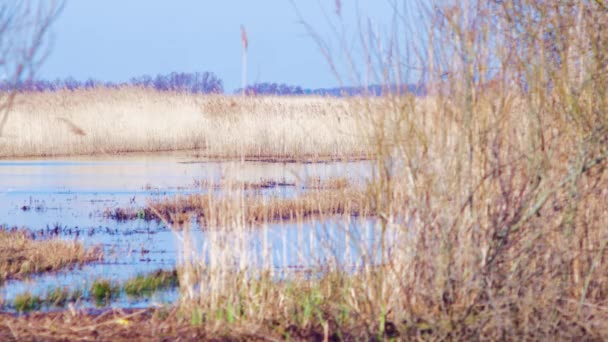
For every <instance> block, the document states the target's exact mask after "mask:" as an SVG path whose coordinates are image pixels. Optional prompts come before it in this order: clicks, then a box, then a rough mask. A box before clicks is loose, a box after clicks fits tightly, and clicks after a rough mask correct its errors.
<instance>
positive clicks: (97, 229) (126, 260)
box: [0, 155, 374, 307]
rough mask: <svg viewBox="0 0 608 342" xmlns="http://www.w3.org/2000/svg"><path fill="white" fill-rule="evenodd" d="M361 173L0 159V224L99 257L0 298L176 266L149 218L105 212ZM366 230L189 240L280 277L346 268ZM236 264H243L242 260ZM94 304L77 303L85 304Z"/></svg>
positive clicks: (156, 161)
mask: <svg viewBox="0 0 608 342" xmlns="http://www.w3.org/2000/svg"><path fill="white" fill-rule="evenodd" d="M369 168H370V164H369V163H368V162H364V161H363V162H349V163H319V164H311V163H307V164H296V163H264V162H205V161H198V160H195V159H194V158H191V157H189V156H187V155H162V156H158V155H149V156H146V155H140V156H123V157H114V158H99V159H95V160H86V159H77V158H71V159H53V160H1V161H0V225H4V226H7V227H13V226H16V227H20V228H21V227H23V228H25V229H28V230H30V231H32V232H34V233H36V234H37V235H38V236H41V237H42V238H44V237H48V236H51V235H57V236H58V237H60V238H63V239H74V240H78V241H82V242H83V243H84V244H85V245H87V246H94V245H100V246H102V247H103V250H104V260H103V261H102V262H98V263H94V264H89V265H85V266H83V267H82V268H79V269H74V270H67V271H62V272H59V273H54V274H46V275H40V276H34V277H32V278H31V279H29V280H26V281H10V282H8V283H7V284H5V286H4V287H2V288H0V296H1V297H2V298H3V299H4V300H5V301H7V302H10V301H12V299H13V298H14V297H15V296H16V295H17V294H20V293H24V292H26V291H29V292H31V293H33V294H44V293H45V292H46V291H47V290H48V289H49V288H56V287H69V288H82V289H87V288H88V287H89V286H90V284H91V283H92V281H94V280H95V279H98V278H104V279H110V280H113V281H124V280H126V279H128V278H131V277H133V276H135V275H137V274H143V273H148V272H152V271H154V270H157V269H167V270H168V269H174V268H175V266H176V264H177V262H178V260H179V258H180V256H181V255H180V251H179V246H180V244H179V239H180V236H179V234H176V233H174V232H172V231H171V230H169V229H168V228H167V227H165V226H163V225H162V224H161V223H159V222H155V221H143V220H132V221H126V222H117V221H114V220H111V219H108V218H106V217H104V215H103V213H104V211H106V210H112V209H114V208H117V207H131V208H143V207H144V206H145V205H146V202H147V201H149V200H151V199H155V198H160V197H165V196H174V195H177V194H186V193H192V192H201V191H208V190H204V189H200V188H197V187H195V186H194V184H195V182H197V181H201V180H207V181H212V182H219V181H220V180H221V179H225V180H233V181H249V182H256V181H260V180H261V179H272V180H285V181H287V182H294V183H296V186H295V187H276V188H271V189H265V190H262V191H261V193H262V194H265V195H279V196H292V195H294V194H296V193H298V192H299V191H305V190H303V187H302V185H303V184H304V183H305V182H306V179H308V178H310V177H318V178H320V179H325V178H329V177H347V178H349V179H350V180H352V181H354V182H357V181H363V180H364V179H365V178H366V177H367V176H368V174H369ZM366 226H368V225H367V224H365V223H364V224H360V223H357V222H354V221H353V222H340V221H335V222H310V223H309V224H305V225H268V226H266V227H263V228H258V229H253V230H251V231H249V232H247V233H246V234H243V233H242V232H241V233H240V234H241V236H239V239H235V238H234V236H232V237H230V236H229V233H222V232H201V231H200V229H196V226H195V228H193V230H192V234H193V235H192V238H193V239H192V240H193V241H196V243H195V247H194V248H195V250H196V251H197V253H198V255H199V256H200V258H201V259H203V260H206V255H208V253H209V251H208V250H207V249H206V248H208V246H209V245H210V244H209V243H208V242H209V241H212V239H217V238H218V237H220V236H222V237H221V238H224V239H228V240H230V241H238V243H240V244H241V245H242V244H247V248H246V249H243V250H247V251H248V253H250V254H251V255H250V256H249V257H248V260H250V261H251V262H252V265H253V264H257V265H269V264H270V265H271V267H274V268H275V269H277V272H283V271H284V270H286V269H287V270H298V269H301V268H303V267H308V266H312V263H313V262H314V263H317V264H318V263H325V262H330V261H331V260H334V261H335V262H338V263H340V262H348V260H347V259H348V258H349V256H352V255H357V253H360V252H357V245H356V244H355V243H354V242H353V241H355V240H360V239H361V238H362V237H363V240H369V241H372V240H373V236H374V234H373V233H372V232H370V231H369V229H370V228H369V227H368V228H365V229H367V230H363V228H362V227H366ZM369 226H371V225H369ZM226 234H228V235H226ZM328 234H330V235H331V234H333V235H332V236H331V237H330V236H329V235H328ZM336 234H337V235H336ZM243 235H244V236H243ZM334 235H335V236H334ZM327 241H333V242H331V243H330V244H334V245H333V246H322V245H323V244H327V243H328V242H327ZM235 243H236V242H235ZM326 247H332V250H333V251H336V250H337V251H340V252H339V253H336V255H333V254H332V255H329V254H325V253H324V252H322V251H323V250H330V249H329V248H326ZM235 257H237V256H235ZM239 258H240V259H241V260H242V259H243V258H242V255H241V256H240V257H239ZM345 258H346V259H345ZM330 259H331V260H330ZM206 262H212V261H209V260H206ZM176 298H177V293H176V291H175V290H173V291H164V292H161V293H160V294H157V295H156V296H154V297H153V298H152V299H147V300H137V301H129V300H128V299H127V298H124V297H121V298H120V299H119V300H118V301H117V302H115V303H113V304H112V305H113V306H121V307H133V306H138V307H139V306H149V305H155V304H157V303H167V302H173V301H175V299H176ZM92 305H93V303H83V306H92Z"/></svg>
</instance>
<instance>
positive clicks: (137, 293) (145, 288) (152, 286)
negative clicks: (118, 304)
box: [123, 270, 179, 297]
mask: <svg viewBox="0 0 608 342" xmlns="http://www.w3.org/2000/svg"><path fill="white" fill-rule="evenodd" d="M178 286H179V280H178V277H177V271H175V270H174V271H162V270H159V271H156V272H153V273H151V274H147V275H138V276H136V277H135V278H132V279H130V280H128V281H127V282H125V283H124V285H123V291H124V292H125V294H126V295H127V296H130V297H142V296H150V295H152V294H153V293H155V292H157V291H160V290H164V289H169V288H177V287H178Z"/></svg>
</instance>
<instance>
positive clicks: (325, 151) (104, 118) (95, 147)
mask: <svg viewBox="0 0 608 342" xmlns="http://www.w3.org/2000/svg"><path fill="white" fill-rule="evenodd" d="M26 95H27V96H21V97H20V99H21V101H20V102H18V103H16V104H15V106H14V108H13V110H12V112H13V113H12V114H11V116H10V117H9V119H8V121H7V123H6V126H5V129H4V132H5V133H6V134H5V135H4V136H3V137H2V138H1V139H0V157H4V158H15V157H35V156H37V157H42V156H58V155H59V156H66V155H105V154H115V153H119V152H158V151H176V150H192V151H195V153H196V154H197V155H198V156H199V157H201V158H205V157H206V158H221V159H226V158H238V159H247V160H251V159H253V160H282V161H296V160H307V161H315V160H339V159H353V158H354V159H360V158H365V157H366V156H367V154H366V152H367V148H366V147H365V146H364V145H361V144H360V141H359V140H358V139H357V137H356V136H354V135H353V132H354V130H355V128H356V118H355V117H353V116H352V115H345V114H344V113H346V111H345V108H347V107H348V106H349V103H348V102H347V101H346V100H341V99H332V98H314V97H303V98H289V97H281V98H278V97H260V98H248V97H245V98H243V97H230V96H219V95H193V94H175V93H167V92H156V91H153V90H151V89H141V88H135V87H123V88H120V89H104V88H98V89H92V90H75V91H67V90H66V91H58V92H48V93H31V94H29V93H28V94H26Z"/></svg>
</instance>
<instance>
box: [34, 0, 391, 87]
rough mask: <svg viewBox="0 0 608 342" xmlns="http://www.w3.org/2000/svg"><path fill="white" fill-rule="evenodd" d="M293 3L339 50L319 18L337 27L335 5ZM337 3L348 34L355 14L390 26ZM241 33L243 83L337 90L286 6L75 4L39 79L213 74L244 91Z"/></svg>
mask: <svg viewBox="0 0 608 342" xmlns="http://www.w3.org/2000/svg"><path fill="white" fill-rule="evenodd" d="M295 3H296V5H297V7H298V8H299V10H300V12H301V13H302V15H303V16H304V17H305V19H306V20H307V22H308V23H309V24H311V26H313V27H315V29H317V30H318V31H319V32H320V34H321V35H322V36H323V37H326V38H329V40H330V41H331V42H332V43H331V44H332V46H333V47H334V48H337V43H336V39H334V38H335V37H334V38H332V34H331V30H330V29H329V26H328V25H327V20H326V17H324V13H325V14H326V15H327V16H328V17H330V18H332V19H336V17H337V16H336V14H335V0H318V1H317V0H295ZM341 3H342V16H343V18H345V19H344V22H345V24H346V26H347V28H348V30H349V31H353V29H354V28H355V27H356V26H355V20H354V13H355V8H356V7H358V8H359V9H360V11H361V12H360V13H361V14H362V16H365V17H367V16H369V17H372V18H374V20H375V22H376V23H378V25H382V24H383V23H384V22H386V21H387V20H388V19H389V18H390V7H389V6H388V2H385V1H384V0H359V1H354V0H351V1H348V0H343V1H341ZM322 8H324V10H323V9H322ZM324 11H325V12H324ZM241 25H244V26H245V27H246V29H247V31H248V36H249V53H248V83H253V82H265V81H269V82H279V83H287V84H295V85H302V86H304V87H311V88H312V87H330V86H335V85H337V83H338V82H337V80H336V78H335V77H334V76H333V75H332V74H331V72H330V69H329V67H328V63H327V62H326V60H325V59H324V57H323V56H322V55H321V53H320V52H319V50H318V47H317V45H316V44H315V43H314V41H313V39H312V38H311V37H310V36H309V35H308V34H307V33H306V30H305V28H304V27H303V26H302V25H301V24H300V23H299V19H298V15H297V13H296V11H295V9H294V7H293V4H292V2H291V1H290V0H221V1H220V0H216V1H210V0H198V1H197V0H174V1H167V0H131V1H126V0H78V1H76V0H72V1H69V2H68V3H67V5H66V7H65V9H64V11H63V12H62V14H61V16H60V17H59V19H58V20H57V22H56V23H55V25H54V26H53V40H52V44H53V45H52V52H51V55H50V56H49V57H48V59H47V60H46V61H45V64H44V65H43V67H42V68H41V70H40V72H39V73H38V76H39V78H45V79H54V78H65V77H68V76H73V77H75V78H76V79H79V80H85V79H87V78H89V77H92V78H95V79H99V80H102V81H114V82H119V81H126V80H128V79H129V78H131V77H133V76H139V75H142V74H150V75H156V74H158V73H169V72H172V71H178V72H194V71H211V72H214V73H216V74H217V75H218V76H219V77H220V78H221V79H222V80H223V81H224V86H225V89H226V91H232V90H234V89H235V88H238V87H240V85H241V40H240V26H241ZM349 37H350V38H349V39H354V35H350V34H349Z"/></svg>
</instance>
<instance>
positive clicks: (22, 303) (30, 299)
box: [13, 292, 43, 312]
mask: <svg viewBox="0 0 608 342" xmlns="http://www.w3.org/2000/svg"><path fill="white" fill-rule="evenodd" d="M42 303H43V299H42V298H41V297H39V296H34V295H32V294H31V293H29V292H26V293H23V294H20V295H17V297H15V300H14V302H13V305H14V306H15V310H16V311H17V312H30V311H34V310H39V309H40V307H41V306H42Z"/></svg>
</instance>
